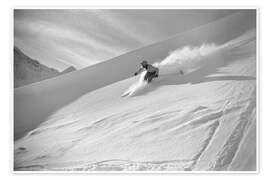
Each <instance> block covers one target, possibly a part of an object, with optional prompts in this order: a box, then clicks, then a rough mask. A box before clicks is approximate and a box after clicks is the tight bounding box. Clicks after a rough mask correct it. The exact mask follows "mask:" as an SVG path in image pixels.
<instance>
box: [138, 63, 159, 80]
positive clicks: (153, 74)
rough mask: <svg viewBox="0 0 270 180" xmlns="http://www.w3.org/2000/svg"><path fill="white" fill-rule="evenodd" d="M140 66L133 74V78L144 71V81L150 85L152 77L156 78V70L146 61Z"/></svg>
mask: <svg viewBox="0 0 270 180" xmlns="http://www.w3.org/2000/svg"><path fill="white" fill-rule="evenodd" d="M141 65H142V66H141V67H140V69H139V70H138V71H137V72H135V73H134V75H135V76H136V75H138V74H140V73H141V72H142V71H144V70H146V71H147V72H146V74H145V76H144V80H145V81H147V82H148V83H150V82H151V81H152V79H153V78H154V77H158V71H159V70H158V68H156V67H154V66H152V65H151V64H148V62H147V61H142V62H141Z"/></svg>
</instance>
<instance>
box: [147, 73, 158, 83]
mask: <svg viewBox="0 0 270 180" xmlns="http://www.w3.org/2000/svg"><path fill="white" fill-rule="evenodd" d="M154 77H156V72H151V73H149V77H148V83H150V82H151V81H152V79H153V78H154Z"/></svg>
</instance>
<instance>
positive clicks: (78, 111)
mask: <svg viewBox="0 0 270 180" xmlns="http://www.w3.org/2000/svg"><path fill="white" fill-rule="evenodd" d="M255 21H256V18H255V12H254V11H251V12H241V13H237V14H234V15H232V16H229V17H226V18H223V19H221V20H219V21H216V22H213V23H211V24H207V25H205V26H203V27H200V28H197V29H194V30H192V31H189V32H186V33H183V34H180V35H177V36H175V37H173V38H171V39H168V40H166V41H163V42H160V43H157V44H154V45H150V46H148V47H144V48H141V49H138V50H136V51H133V52H130V53H127V54H124V55H122V56H120V57H117V58H115V59H112V60H110V61H108V62H104V63H101V64H98V65H96V66H93V67H90V68H86V69H83V70H80V71H77V72H72V73H69V74H67V75H63V76H61V77H57V78H54V79H51V80H48V81H44V82H41V83H36V84H32V85H29V86H26V87H23V88H17V89H16V90H15V94H14V95H15V96H14V98H15V99H14V100H15V104H14V105H15V109H14V110H15V114H14V115H15V117H14V135H15V144H14V169H15V170H60V171H62V170H89V171H110V170H113V171H118V170H127V171H133V170H136V171H144V170H152V171H156V170H166V171H178V170H188V171H190V170H198V171H199V170H217V171H220V170H222V171H223V170H233V171H238V170H248V171H251V170H256V32H255V24H256V23H255ZM228 31H229V32H230V33H228ZM203 44H215V46H214V47H215V48H214V50H213V51H210V53H206V54H205V53H202V52H206V51H204V49H203V48H201V47H205V46H203ZM186 45H187V46H186ZM188 47H190V48H188ZM207 47H208V46H207ZM211 47H213V46H211ZM186 49H189V50H188V52H189V53H187V54H188V55H187V56H186V57H187V58H184V60H183V52H187V50H186ZM198 49H201V51H199V52H200V53H197V55H196V52H198ZM202 50H203V51H202ZM179 52H181V53H179ZM207 52H209V51H207ZM194 54H195V55H194ZM198 54H199V56H198ZM172 57H173V58H172ZM198 57H199V58H198ZM141 58H147V59H148V60H150V61H151V62H156V61H161V60H164V61H162V62H168V61H170V62H181V63H182V64H181V67H185V68H184V69H185V71H186V72H187V74H186V75H184V76H170V77H165V78H161V79H157V80H154V81H153V83H151V84H150V85H147V86H146V87H143V88H142V89H141V90H140V91H138V92H137V93H135V94H133V95H132V96H130V97H125V98H122V97H121V94H122V93H123V92H124V91H125V90H126V89H128V88H129V87H130V86H131V85H132V84H134V83H136V82H137V81H138V79H139V77H132V78H127V77H129V76H131V74H132V72H133V71H135V69H136V68H135V66H136V64H138V62H139V61H140V60H141ZM138 59H139V60H138ZM168 59H169V60H168ZM179 59H181V60H179ZM186 59H188V62H189V63H186V64H188V66H184V65H183V64H185V63H183V62H186ZM191 62H192V63H191ZM161 64H162V63H161ZM190 64H192V66H190ZM137 66H138V65H137ZM119 69H120V70H121V71H120V70H119ZM104 71H106V72H105V73H106V76H105V75H104ZM129 74H130V75H129ZM91 75H92V76H91ZM107 75H108V76H107ZM97 77H98V78H99V79H98V80H97ZM86 82H87V83H86Z"/></svg>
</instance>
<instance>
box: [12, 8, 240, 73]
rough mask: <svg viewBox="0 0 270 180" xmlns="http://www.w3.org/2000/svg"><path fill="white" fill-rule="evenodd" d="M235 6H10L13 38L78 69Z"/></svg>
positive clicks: (56, 63)
mask: <svg viewBox="0 0 270 180" xmlns="http://www.w3.org/2000/svg"><path fill="white" fill-rule="evenodd" d="M236 11H237V10H149V9H148V10H147V9H144V10H136V9H134V10H116V9H115V10H82V9H79V10H72V9H69V10H52V9H51V10H46V9H43V10H31V9H28V10H23V9H20V10H14V44H15V46H17V47H18V48H20V49H21V50H22V51H23V52H24V53H25V54H26V55H28V56H30V57H31V58H34V59H36V60H38V61H39V62H41V63H42V64H45V65H47V66H49V67H53V68H56V69H58V70H63V69H65V68H67V67H68V66H71V65H72V66H74V67H75V68H77V69H81V68H84V67H87V66H90V65H93V64H96V63H98V62H101V61H105V60H108V59H110V58H113V57H115V56H118V55H121V54H123V53H126V52H128V51H131V50H134V49H136V48H139V47H142V46H145V45H148V44H151V43H154V42H157V41H160V40H163V39H166V38H168V37H170V36H173V35H175V34H177V33H180V32H183V31H186V30H189V29H191V28H194V27H197V26H199V25H202V24H205V23H208V22H211V21H213V20H216V19H218V18H221V17H223V16H226V15H230V14H232V13H234V12H236Z"/></svg>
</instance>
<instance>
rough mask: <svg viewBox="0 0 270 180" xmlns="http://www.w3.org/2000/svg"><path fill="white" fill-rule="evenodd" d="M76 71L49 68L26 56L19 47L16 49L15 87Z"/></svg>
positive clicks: (70, 68) (71, 67) (72, 68)
mask: <svg viewBox="0 0 270 180" xmlns="http://www.w3.org/2000/svg"><path fill="white" fill-rule="evenodd" d="M74 70H76V69H75V68H74V67H73V66H70V67H69V68H67V69H65V70H64V71H62V72H59V71H58V70H56V69H54V68H49V67H47V66H45V65H43V64H41V63H39V62H38V61H37V60H34V59H31V58H30V57H28V56H27V55H25V54H24V53H23V52H22V51H21V50H20V49H19V48H18V47H16V46H15V47H14V87H15V88H17V87H20V86H25V85H27V84H31V83H35V82H39V81H42V80H45V79H49V78H53V77H56V76H58V75H60V74H64V73H68V72H72V71H74Z"/></svg>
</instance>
